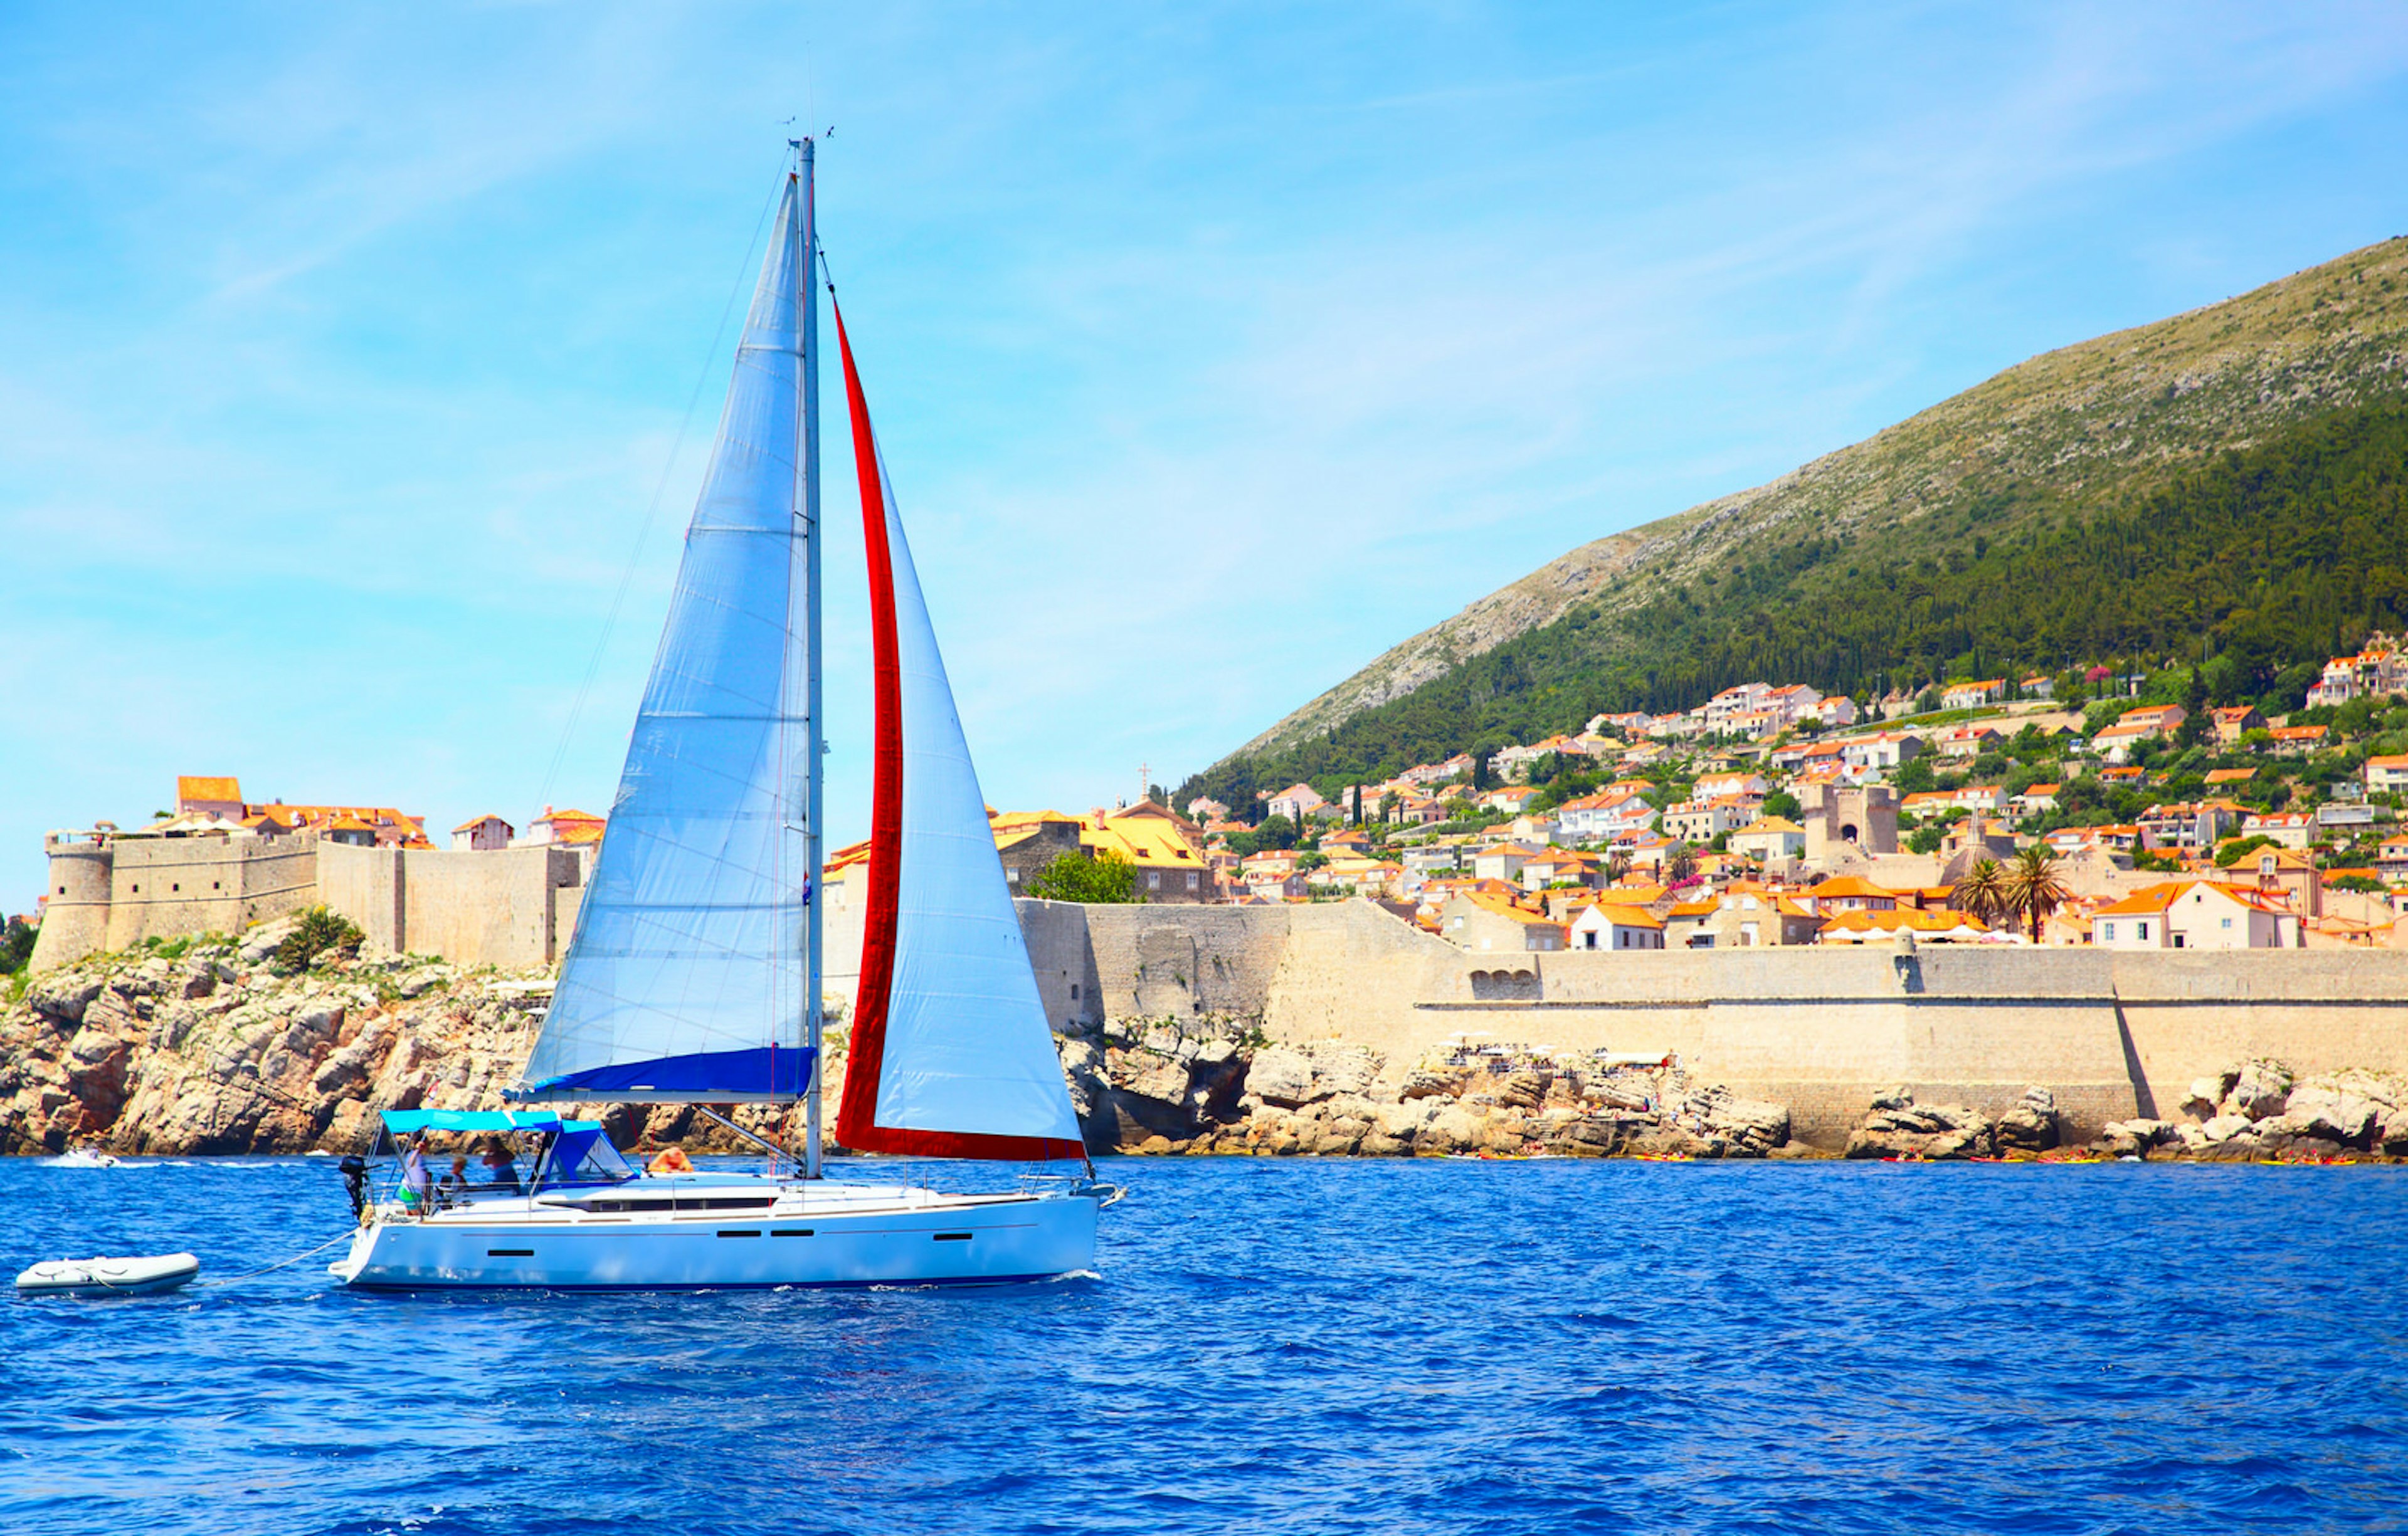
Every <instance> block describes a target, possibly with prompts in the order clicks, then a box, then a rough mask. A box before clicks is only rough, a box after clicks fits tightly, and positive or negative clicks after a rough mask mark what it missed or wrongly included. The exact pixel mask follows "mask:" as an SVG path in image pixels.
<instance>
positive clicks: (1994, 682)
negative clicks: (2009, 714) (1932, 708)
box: [1940, 677, 2007, 709]
mask: <svg viewBox="0 0 2408 1536" xmlns="http://www.w3.org/2000/svg"><path fill="white" fill-rule="evenodd" d="M2006 696H2007V680H2006V679H2005V678H2004V677H1987V678H1984V679H1983V680H1982V681H1980V682H1977V683H1951V684H1949V685H1948V686H1947V687H1946V688H1944V689H1942V690H1941V693H1940V707H1941V708H1942V709H1979V708H1981V707H1982V706H1983V705H1984V704H1998V703H2000V701H2001V700H2003V699H2005V698H2006Z"/></svg>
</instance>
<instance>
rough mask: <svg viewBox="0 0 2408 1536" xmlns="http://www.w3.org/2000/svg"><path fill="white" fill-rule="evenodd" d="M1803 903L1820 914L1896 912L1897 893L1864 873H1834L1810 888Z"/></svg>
mask: <svg viewBox="0 0 2408 1536" xmlns="http://www.w3.org/2000/svg"><path fill="white" fill-rule="evenodd" d="M1801 904H1803V905H1804V906H1805V908H1806V910H1807V911H1809V912H1811V913H1813V915H1814V916H1816V917H1830V916H1832V915H1833V914H1835V913H1841V912H1895V911H1897V910H1898V892H1896V891H1894V890H1890V889H1886V888H1885V887H1882V886H1877V885H1875V884H1873V883H1872V882H1871V880H1868V879H1866V878H1865V877H1864V876H1863V875H1832V876H1830V877H1829V878H1828V879H1826V880H1822V881H1819V882H1817V883H1816V884H1815V885H1813V886H1812V887H1809V888H1808V889H1807V890H1806V893H1805V896H1804V899H1803V902H1802V903H1801Z"/></svg>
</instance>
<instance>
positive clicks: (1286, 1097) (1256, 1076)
mask: <svg viewBox="0 0 2408 1536" xmlns="http://www.w3.org/2000/svg"><path fill="white" fill-rule="evenodd" d="M1246 1092H1247V1093H1248V1094H1249V1095H1250V1096H1252V1097H1254V1098H1256V1099H1259V1100H1261V1101H1262V1102H1264V1103H1267V1104H1277V1105H1279V1106H1281V1107H1283V1108H1293V1107H1295V1106H1296V1105H1297V1104H1301V1103H1304V1102H1308V1101H1309V1100H1311V1099H1312V1062H1311V1061H1309V1060H1305V1058H1303V1057H1302V1056H1299V1055H1297V1053H1296V1052H1294V1051H1290V1050H1281V1049H1278V1048H1277V1047H1273V1048H1271V1049H1269V1050H1262V1051H1257V1052H1255V1053H1254V1060H1253V1061H1252V1062H1250V1063H1249V1064H1248V1065H1247V1067H1246Z"/></svg>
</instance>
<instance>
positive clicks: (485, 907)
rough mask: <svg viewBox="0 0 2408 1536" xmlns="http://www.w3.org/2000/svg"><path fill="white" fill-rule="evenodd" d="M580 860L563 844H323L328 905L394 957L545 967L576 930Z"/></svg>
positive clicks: (321, 881)
mask: <svg viewBox="0 0 2408 1536" xmlns="http://www.w3.org/2000/svg"><path fill="white" fill-rule="evenodd" d="M580 878H581V875H580V865H579V860H578V856H577V854H576V852H575V850H573V849H570V848H567V847H531V848H494V849H489V850H486V851H483V852H477V853H460V852H450V851H446V850H443V849H437V848H373V847H353V846H349V845H346V844H340V843H327V844H323V845H322V846H320V848H319V850H318V887H319V890H320V893H321V899H322V900H323V901H324V903H325V904H326V905H327V906H329V907H331V908H332V909H334V910H335V911H337V912H339V913H341V914H342V915H343V916H344V917H349V918H350V919H351V921H352V922H354V923H357V924H358V925H359V926H360V929H361V931H362V932H365V933H366V935H367V937H368V942H370V943H371V944H375V945H378V946H380V947H383V948H386V949H390V950H392V951H393V952H394V953H395V954H403V955H407V954H417V955H440V956H442V957H443V958H445V959H446V960H451V961H452V962H453V963H455V964H461V965H500V966H511V967H514V966H523V965H547V964H551V963H552V962H553V961H555V960H558V959H559V958H560V955H561V953H562V952H563V951H565V950H566V948H567V947H568V940H569V937H570V935H571V934H572V933H573V932H575V931H576V922H577V905H576V903H577V900H578V898H579V897H580V896H581V895H582V894H583V888H582V887H581V885H580V884H579V881H580Z"/></svg>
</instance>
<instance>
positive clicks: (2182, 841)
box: [2141, 800, 2243, 854]
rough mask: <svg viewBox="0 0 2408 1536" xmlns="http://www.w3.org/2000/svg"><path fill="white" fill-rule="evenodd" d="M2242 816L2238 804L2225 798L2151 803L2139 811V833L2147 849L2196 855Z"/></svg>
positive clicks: (2211, 846) (2219, 840) (2233, 825)
mask: <svg viewBox="0 0 2408 1536" xmlns="http://www.w3.org/2000/svg"><path fill="white" fill-rule="evenodd" d="M2242 815H2243V811H2242V807H2240V806H2238V805H2235V804H2233V803H2232V802H2230V801H2229V800H2203V801H2200V802H2198V803H2197V804H2185V803H2181V802H2176V803H2174V804H2165V805H2152V806H2150V807H2149V808H2148V809H2147V810H2145V811H2143V812H2142V813H2141V832H2142V833H2143V835H2144V836H2145V837H2146V838H2147V839H2148V846H2150V847H2151V848H2169V849H2174V850H2177V851H2179V852H2182V853H2186V854H2199V853H2203V852H2208V851H2212V850H2213V849H2214V846H2215V845H2216V844H2218V843H2220V842H2222V841H2223V840H2224V838H2225V836H2226V835H2227V834H2228V833H2229V832H2231V831H2232V830H2233V829H2234V828H2236V827H2238V826H2239V825H2240V824H2241V818H2242Z"/></svg>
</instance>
